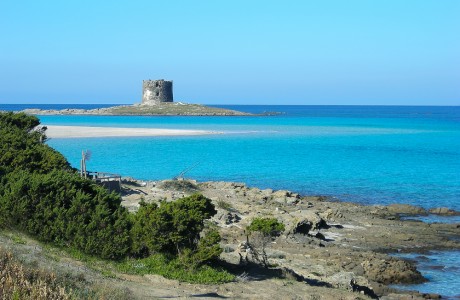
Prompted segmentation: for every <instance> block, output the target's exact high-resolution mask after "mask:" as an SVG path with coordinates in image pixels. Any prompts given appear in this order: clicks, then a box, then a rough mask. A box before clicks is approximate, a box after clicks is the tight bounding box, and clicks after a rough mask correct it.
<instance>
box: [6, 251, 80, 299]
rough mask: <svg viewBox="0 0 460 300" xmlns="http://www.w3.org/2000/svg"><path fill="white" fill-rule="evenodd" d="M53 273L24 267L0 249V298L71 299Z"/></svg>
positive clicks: (67, 291)
mask: <svg viewBox="0 0 460 300" xmlns="http://www.w3.org/2000/svg"><path fill="white" fill-rule="evenodd" d="M72 297H73V294H72V290H70V289H67V288H66V287H65V286H63V285H62V284H60V283H59V281H58V279H57V277H56V275H55V274H54V273H50V272H45V271H42V270H38V269H31V268H26V267H24V266H23V265H22V264H21V263H19V262H17V261H16V260H15V259H14V257H13V254H12V253H11V252H6V251H4V250H3V249H0V299H38V300H40V299H43V300H45V299H72Z"/></svg>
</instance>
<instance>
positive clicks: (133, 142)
mask: <svg viewBox="0 0 460 300" xmlns="http://www.w3.org/2000/svg"><path fill="white" fill-rule="evenodd" d="M35 106H36V107H39V106H37V105H35ZM66 106H67V107H72V108H73V107H75V105H74V106H72V105H62V106H61V107H60V108H65V107H66ZM83 106H84V105H83ZM101 106H102V105H101ZM104 106H110V105H104ZM25 107H32V105H25ZM80 107H81V106H80ZM220 107H226V108H231V109H237V110H241V111H247V112H255V113H261V112H280V113H281V114H279V115H275V116H257V117H186V116H180V117H170V116H168V117H134V116H41V117H40V119H41V121H42V123H43V124H45V125H85V126H109V127H152V128H180V129H204V130H212V131H220V132H223V134H218V135H208V136H193V137H142V138H138V137H136V138H80V139H51V140H50V141H49V142H48V143H49V145H51V146H52V147H54V148H56V149H57V150H58V151H60V152H62V153H63V154H64V155H65V156H66V157H67V158H68V159H69V161H70V162H71V163H72V164H73V165H74V166H75V167H77V166H78V165H79V159H80V156H81V150H83V149H85V150H86V149H88V150H90V151H91V152H92V158H91V161H90V162H89V164H88V169H90V170H94V171H106V172H112V173H119V174H121V175H122V176H131V177H135V178H139V179H146V180H156V179H166V178H171V177H174V176H176V175H178V174H179V173H180V172H181V171H183V170H184V169H187V168H189V167H191V166H195V167H194V168H193V169H191V170H190V171H189V172H188V173H187V174H186V177H189V178H194V179H197V180H199V181H206V180H225V181H238V182H245V183H246V184H248V185H249V186H257V187H260V188H273V189H289V190H293V191H296V192H299V193H302V194H315V195H328V196H330V197H334V198H336V199H337V200H342V201H354V202H360V203H364V204H390V203H408V204H414V205H419V206H423V207H425V208H433V207H442V206H444V207H449V208H453V209H456V210H459V211H460V107H458V106H455V107H428V106H423V107H417V106H220ZM22 108H24V107H19V106H17V105H0V109H7V110H16V109H22ZM49 108H53V107H52V105H50V107H49ZM424 221H428V222H430V221H442V222H460V219H459V218H433V219H430V217H428V218H425V219H424ZM457 254H459V253H457ZM457 254H455V255H454V256H456V257H460V254H459V255H457ZM440 256H441V257H442V255H439V254H437V256H436V257H440ZM451 256H452V255H451V254H450V255H449V256H448V257H449V259H451ZM445 257H447V255H446V256H445ZM457 260H458V264H457V266H458V265H460V260H459V259H457ZM454 269H455V268H454ZM445 276H448V277H449V278H451V277H454V278H456V280H454V282H450V281H449V287H448V288H446V289H442V286H443V285H442V284H441V287H439V286H436V287H433V288H434V289H435V290H436V291H434V292H439V293H441V294H444V295H449V296H454V295H460V271H459V270H458V268H457V269H455V270H453V269H452V268H451V269H449V272H448V273H447V272H446V274H445ZM425 287H426V285H425ZM431 291H433V290H431Z"/></svg>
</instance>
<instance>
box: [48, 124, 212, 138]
mask: <svg viewBox="0 0 460 300" xmlns="http://www.w3.org/2000/svg"><path fill="white" fill-rule="evenodd" d="M45 126H46V127H48V130H47V131H46V135H47V136H48V137H49V138H83V137H131V136H188V135H207V134H220V133H221V132H217V131H205V130H185V129H160V128H119V127H90V126H54V125H45Z"/></svg>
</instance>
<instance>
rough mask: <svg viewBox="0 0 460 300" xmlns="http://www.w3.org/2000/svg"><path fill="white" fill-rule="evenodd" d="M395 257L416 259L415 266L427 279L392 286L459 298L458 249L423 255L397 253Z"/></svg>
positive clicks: (448, 297)
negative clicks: (416, 282) (410, 283)
mask: <svg viewBox="0 0 460 300" xmlns="http://www.w3.org/2000/svg"><path fill="white" fill-rule="evenodd" d="M395 256H397V257H401V258H406V259H410V260H415V261H417V268H418V270H419V271H421V272H422V274H423V276H424V277H425V278H427V279H428V280H429V281H428V282H426V283H422V284H413V285H394V286H393V287H395V288H399V289H404V290H417V291H420V292H422V293H432V292H433V291H434V290H435V291H436V293H438V294H441V295H442V296H443V299H445V298H446V299H459V298H460V289H459V278H460V265H459V263H458V260H459V257H460V251H452V252H445V251H443V252H437V251H433V252H430V253H428V254H425V255H419V254H397V255H395Z"/></svg>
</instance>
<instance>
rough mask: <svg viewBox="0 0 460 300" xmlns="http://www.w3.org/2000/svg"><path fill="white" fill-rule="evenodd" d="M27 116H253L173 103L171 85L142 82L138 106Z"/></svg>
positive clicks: (40, 112)
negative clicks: (140, 98)
mask: <svg viewBox="0 0 460 300" xmlns="http://www.w3.org/2000/svg"><path fill="white" fill-rule="evenodd" d="M23 112H24V113H26V114H31V115H108V116H252V115H253V114H250V113H246V112H241V111H236V110H230V109H224V108H217V107H210V106H206V105H201V104H189V103H183V102H174V100H173V82H172V81H168V80H164V79H159V80H144V81H143V82H142V102H141V103H140V104H134V105H120V106H113V107H106V108H96V109H71V108H68V109H62V110H55V109H50V110H48V109H25V110H23Z"/></svg>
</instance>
